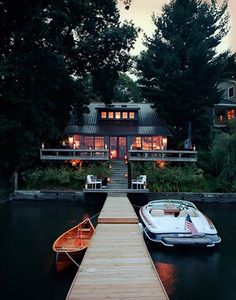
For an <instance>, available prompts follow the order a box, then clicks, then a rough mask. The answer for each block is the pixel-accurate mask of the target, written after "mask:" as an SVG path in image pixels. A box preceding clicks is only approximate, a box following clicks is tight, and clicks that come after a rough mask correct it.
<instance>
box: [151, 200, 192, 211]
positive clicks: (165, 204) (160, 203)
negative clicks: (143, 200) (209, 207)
mask: <svg viewBox="0 0 236 300" xmlns="http://www.w3.org/2000/svg"><path fill="white" fill-rule="evenodd" d="M181 206H182V207H183V206H184V207H185V208H186V209H187V208H190V207H191V208H194V209H197V207H196V206H195V205H194V204H193V203H192V202H189V201H185V200H176V199H163V200H153V201H151V202H149V203H148V204H147V207H148V208H150V209H151V208H154V207H155V208H157V209H166V208H176V209H179V208H180V207H181Z"/></svg>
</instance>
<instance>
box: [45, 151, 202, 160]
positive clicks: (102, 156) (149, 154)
mask: <svg viewBox="0 0 236 300" xmlns="http://www.w3.org/2000/svg"><path fill="white" fill-rule="evenodd" d="M40 159H41V160H109V159H110V158H109V150H108V149H99V150H98V149H96V150H94V149H92V150H84V149H40ZM128 160H129V161H156V160H158V161H173V162H174V161H175V162H196V161H197V151H184V150H129V152H128Z"/></svg>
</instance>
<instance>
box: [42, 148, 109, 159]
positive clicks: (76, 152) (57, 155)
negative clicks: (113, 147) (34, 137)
mask: <svg viewBox="0 0 236 300" xmlns="http://www.w3.org/2000/svg"><path fill="white" fill-rule="evenodd" d="M40 159H41V160H108V159H109V150H107V149H96V150H94V149H92V150H90V149H88V150H83V149H40Z"/></svg>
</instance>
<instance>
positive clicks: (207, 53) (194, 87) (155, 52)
mask: <svg viewBox="0 0 236 300" xmlns="http://www.w3.org/2000/svg"><path fill="white" fill-rule="evenodd" d="M153 22H154V24H155V33H154V35H153V37H151V38H148V37H146V41H145V45H146V46H147V50H146V51H144V52H143V53H142V54H141V56H140V57H139V59H138V69H139V72H140V81H139V83H140V85H141V87H142V91H143V95H144V97H145V98H146V99H148V100H149V101H151V102H154V104H155V107H156V108H157V109H158V110H159V111H160V113H162V114H163V116H164V118H165V119H166V121H167V123H168V124H170V125H171V126H172V127H174V126H175V127H177V128H179V129H181V128H182V129H183V128H184V129H187V124H188V123H189V122H192V131H193V139H194V142H195V143H198V144H199V143H201V144H207V142H208V133H209V128H210V113H211V112H210V110H209V108H211V107H212V105H213V103H214V102H215V101H217V99H218V96H219V92H218V90H217V84H218V83H219V82H220V80H221V79H222V76H223V73H224V69H225V68H226V65H227V63H228V61H227V58H228V55H229V54H228V52H224V53H222V54H218V53H217V46H219V44H220V42H221V40H222V38H223V37H224V36H225V35H226V33H227V31H228V25H227V24H228V14H227V3H226V2H224V3H223V4H222V5H220V6H218V5H217V2H216V1H211V3H210V4H209V3H206V2H205V1H200V0H172V1H171V2H170V3H169V4H167V5H164V7H163V10H162V14H161V15H160V16H155V15H153ZM183 133H185V138H186V130H185V131H183Z"/></svg>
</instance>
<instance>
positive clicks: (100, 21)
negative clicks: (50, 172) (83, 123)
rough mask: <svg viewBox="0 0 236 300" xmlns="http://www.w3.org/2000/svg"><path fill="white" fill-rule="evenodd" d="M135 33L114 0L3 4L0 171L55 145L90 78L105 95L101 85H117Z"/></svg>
mask: <svg viewBox="0 0 236 300" xmlns="http://www.w3.org/2000/svg"><path fill="white" fill-rule="evenodd" d="M136 35H137V30H136V29H135V28H134V26H133V25H132V24H128V23H125V24H123V25H121V24H120V23H119V14H118V11H117V8H116V1H115V0H112V1H110V0H96V1H95V0H83V1H82V0H70V1H66V0H58V1H54V0H44V1H36V0H32V1H25V0H19V1H14V0H4V1H1V2H0V45H1V48H0V51H1V52H0V79H1V81H0V137H1V139H0V161H1V165H0V177H1V176H2V177H3V176H8V175H10V174H11V173H12V172H13V171H14V170H15V169H16V168H21V169H22V168H26V167H28V166H30V165H31V164H34V163H35V161H37V159H38V157H39V147H40V145H41V143H42V142H45V143H46V145H48V144H51V145H53V144H55V143H56V141H58V139H60V137H61V133H62V130H63V129H64V128H65V126H66V123H67V121H68V119H69V113H70V111H71V109H73V110H74V111H75V113H77V115H78V117H79V118H80V117H81V113H82V112H83V111H84V109H85V105H86V104H87V103H88V96H89V95H88V92H89V91H88V89H89V88H90V86H89V84H88V82H89V80H90V81H92V82H93V83H94V84H93V86H94V92H95V93H96V94H97V95H98V96H101V98H102V97H103V98H104V96H106V95H107V94H106V93H108V94H109V93H110V91H109V89H105V90H101V86H103V85H104V82H106V84H107V85H108V86H109V85H110V86H111V88H110V90H112V85H114V83H115V80H116V79H117V73H118V72H119V71H121V70H126V69H127V68H128V66H129V60H130V55H129V50H130V49H131V47H132V46H133V43H134V39H135V37H136ZM101 74H103V76H104V77H105V78H106V81H105V80H104V79H103V80H102V81H101V85H99V84H98V82H99V80H100V79H102V75H101ZM109 100H110V98H109Z"/></svg>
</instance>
